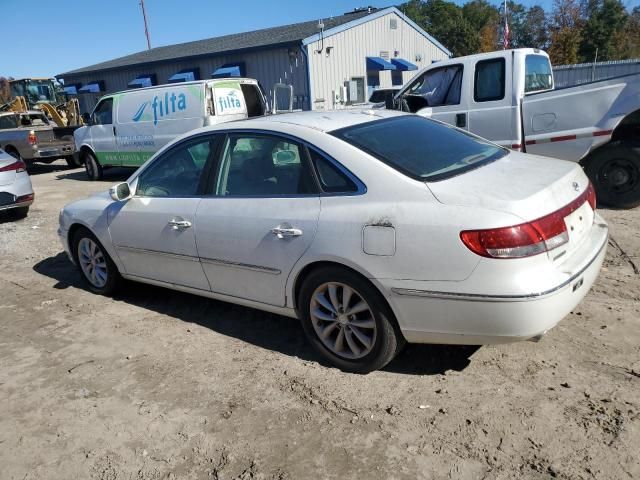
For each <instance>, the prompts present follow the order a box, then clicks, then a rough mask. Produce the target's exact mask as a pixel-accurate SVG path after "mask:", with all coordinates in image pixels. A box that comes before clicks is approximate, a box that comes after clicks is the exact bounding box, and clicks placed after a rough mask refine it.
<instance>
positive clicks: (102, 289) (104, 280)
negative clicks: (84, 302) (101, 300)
mask: <svg viewBox="0 0 640 480" xmlns="http://www.w3.org/2000/svg"><path fill="white" fill-rule="evenodd" d="M72 245H73V255H74V259H75V261H76V266H77V267H78V270H80V276H81V277H82V279H83V280H84V282H85V283H86V285H87V287H88V288H89V290H91V291H92V292H94V293H97V294H99V295H111V294H113V293H114V292H115V291H116V290H117V289H118V286H119V285H120V284H121V283H122V277H121V276H120V272H118V268H117V267H116V265H115V264H114V263H113V260H111V257H109V254H108V253H107V251H106V250H105V249H104V247H103V246H102V244H101V243H100V241H99V240H98V239H97V238H96V236H95V235H94V234H93V233H91V232H90V231H89V230H87V229H86V228H80V229H78V231H77V232H75V234H74V235H73V243H72ZM101 259H102V261H101Z"/></svg>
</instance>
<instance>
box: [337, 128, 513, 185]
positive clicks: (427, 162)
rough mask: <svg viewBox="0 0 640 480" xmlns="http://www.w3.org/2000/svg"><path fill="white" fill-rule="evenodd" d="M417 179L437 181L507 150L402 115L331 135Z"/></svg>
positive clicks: (502, 153)
mask: <svg viewBox="0 0 640 480" xmlns="http://www.w3.org/2000/svg"><path fill="white" fill-rule="evenodd" d="M331 133H332V135H335V136H336V137H338V138H340V139H342V140H344V141H345V142H347V143H350V144H351V145H354V146H355V147H358V148H359V149H360V150H363V151H365V152H367V153H369V154H370V155H373V156H374V157H376V158H378V159H379V160H381V161H383V162H384V163H386V164H388V165H390V166H392V167H393V168H395V169H396V170H398V171H400V172H402V173H404V174H405V175H407V176H409V177H412V178H415V179H417V180H425V181H437V180H444V179H446V178H450V177H453V176H455V175H459V174H461V173H463V172H466V171H468V170H471V169H474V168H477V167H480V166H482V165H485V164H487V163H489V162H492V161H494V160H497V159H499V158H502V157H504V156H505V155H506V154H507V153H508V152H509V151H508V150H507V149H506V148H502V147H499V146H497V145H494V144H492V143H489V142H486V141H483V140H481V139H480V138H477V137H475V136H473V135H471V134H468V133H465V132H463V131H461V130H458V129H455V128H454V127H451V126H449V125H445V124H442V123H439V122H434V121H432V120H428V119H426V118H424V117H419V116H417V115H403V116H401V117H395V118H387V119H384V120H377V121H374V122H369V123H363V124H360V125H354V126H351V127H347V128H342V129H340V130H335V131H333V132H331Z"/></svg>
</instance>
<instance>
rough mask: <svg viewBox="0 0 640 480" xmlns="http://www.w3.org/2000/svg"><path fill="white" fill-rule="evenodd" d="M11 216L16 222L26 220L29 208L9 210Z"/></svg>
mask: <svg viewBox="0 0 640 480" xmlns="http://www.w3.org/2000/svg"><path fill="white" fill-rule="evenodd" d="M11 215H12V216H13V218H15V219H17V220H21V219H23V218H27V215H29V207H20V208H14V209H12V210H11Z"/></svg>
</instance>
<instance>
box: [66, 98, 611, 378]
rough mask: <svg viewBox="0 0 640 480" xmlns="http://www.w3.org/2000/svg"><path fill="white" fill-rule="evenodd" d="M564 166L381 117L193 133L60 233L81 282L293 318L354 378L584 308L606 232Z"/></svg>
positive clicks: (273, 120) (585, 185)
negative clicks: (144, 288) (424, 351)
mask: <svg viewBox="0 0 640 480" xmlns="http://www.w3.org/2000/svg"><path fill="white" fill-rule="evenodd" d="M595 205H596V200H595V194H594V191H593V188H592V186H591V185H590V183H589V181H588V179H587V177H586V176H585V174H584V173H583V171H582V169H581V168H580V167H579V166H577V165H576V164H574V163H571V162H565V161H561V160H552V159H549V158H542V157H535V156H531V155H526V154H522V153H517V152H511V151H509V150H506V149H504V148H502V147H499V146H496V145H494V144H492V143H489V142H487V141H485V140H482V139H480V138H478V137H475V136H472V135H470V134H467V133H463V132H461V131H460V130H458V129H456V128H453V127H450V126H447V125H444V124H441V123H438V122H435V121H432V120H428V119H425V118H422V117H419V116H415V115H408V114H403V113H399V112H392V111H386V110H374V111H372V110H363V111H355V110H352V111H335V112H303V113H292V114H284V115H277V116H272V117H268V118H261V119H253V120H247V121H239V122H234V123H227V124H221V125H218V126H214V127H205V128H203V129H199V130H195V131H193V132H190V133H189V134H187V135H185V136H183V137H181V138H179V139H177V140H176V141H174V142H173V143H171V144H170V145H168V146H167V147H165V148H164V149H162V150H161V151H159V152H158V153H157V154H156V155H154V157H152V158H151V159H150V160H149V161H148V162H147V163H145V165H144V166H143V167H142V168H140V169H139V170H138V171H137V172H135V173H134V174H133V175H132V176H131V177H130V178H129V179H128V180H127V182H124V183H120V184H118V185H115V186H114V187H112V189H111V190H110V192H104V193H102V194H98V195H96V196H93V197H90V198H87V199H84V200H80V201H77V202H74V203H71V204H70V205H67V206H66V207H65V208H64V209H63V211H62V212H61V215H60V229H59V234H60V238H61V240H62V244H63V245H64V248H65V250H66V251H67V253H68V255H69V257H70V258H71V260H72V261H73V262H74V263H75V264H76V265H77V266H78V267H79V269H80V271H81V272H82V276H83V277H84V279H85V280H86V281H87V283H88V287H89V288H90V289H91V290H93V291H94V292H96V293H101V294H110V293H112V292H113V291H114V289H115V288H116V287H117V286H118V284H119V283H120V280H121V278H122V277H124V278H126V279H130V280H136V281H140V282H145V283H150V284H153V285H160V286H164V287H168V288H173V289H177V290H181V291H185V292H191V293H194V294H197V295H203V296H206V297H211V298H215V299H220V300H224V301H228V302H232V303H237V304H241V305H246V306H250V307H254V308H257V309H261V310H265V311H269V312H275V313H278V314H282V315H287V316H290V317H297V318H299V319H300V320H301V322H302V326H303V328H304V331H305V333H306V335H307V337H308V338H309V340H310V342H311V344H312V345H313V346H314V347H315V348H316V349H317V350H318V351H319V352H320V353H321V354H322V356H323V357H325V358H326V359H327V360H328V361H329V362H330V363H331V364H333V365H335V366H337V367H339V368H341V369H344V370H347V371H352V372H368V371H371V370H374V369H378V368H381V367H383V366H384V365H385V364H387V363H388V362H389V361H390V360H391V359H392V358H393V357H394V355H396V353H397V352H398V351H399V349H400V348H401V347H402V346H403V345H404V343H405V341H406V342H415V343H453V344H476V345H479V344H492V343H502V342H511V341H516V340H527V339H534V340H537V339H539V338H540V337H541V336H542V335H543V334H544V333H545V332H547V331H548V330H549V329H550V328H552V327H553V326H554V325H556V324H557V323H558V322H559V321H560V320H561V319H562V318H563V317H564V316H565V315H567V313H569V312H570V311H571V309H573V308H574V307H575V306H576V305H577V304H578V303H579V302H580V301H581V299H582V298H583V297H584V296H585V294H586V293H587V291H588V290H589V288H590V287H591V285H592V284H593V282H594V281H595V279H596V277H597V275H598V272H599V270H600V266H601V264H602V260H603V258H604V255H605V250H606V245H607V237H608V229H607V225H606V224H605V222H604V221H603V219H602V218H601V217H600V216H599V215H598V214H597V213H596V212H595Z"/></svg>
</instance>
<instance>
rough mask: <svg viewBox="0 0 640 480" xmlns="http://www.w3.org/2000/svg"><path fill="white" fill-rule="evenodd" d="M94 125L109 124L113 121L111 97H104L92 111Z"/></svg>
mask: <svg viewBox="0 0 640 480" xmlns="http://www.w3.org/2000/svg"><path fill="white" fill-rule="evenodd" d="M93 123H94V124H95V125H111V124H112V123H113V98H105V99H104V100H102V101H101V102H100V103H99V104H98V105H97V106H96V108H95V110H94V111H93Z"/></svg>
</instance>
